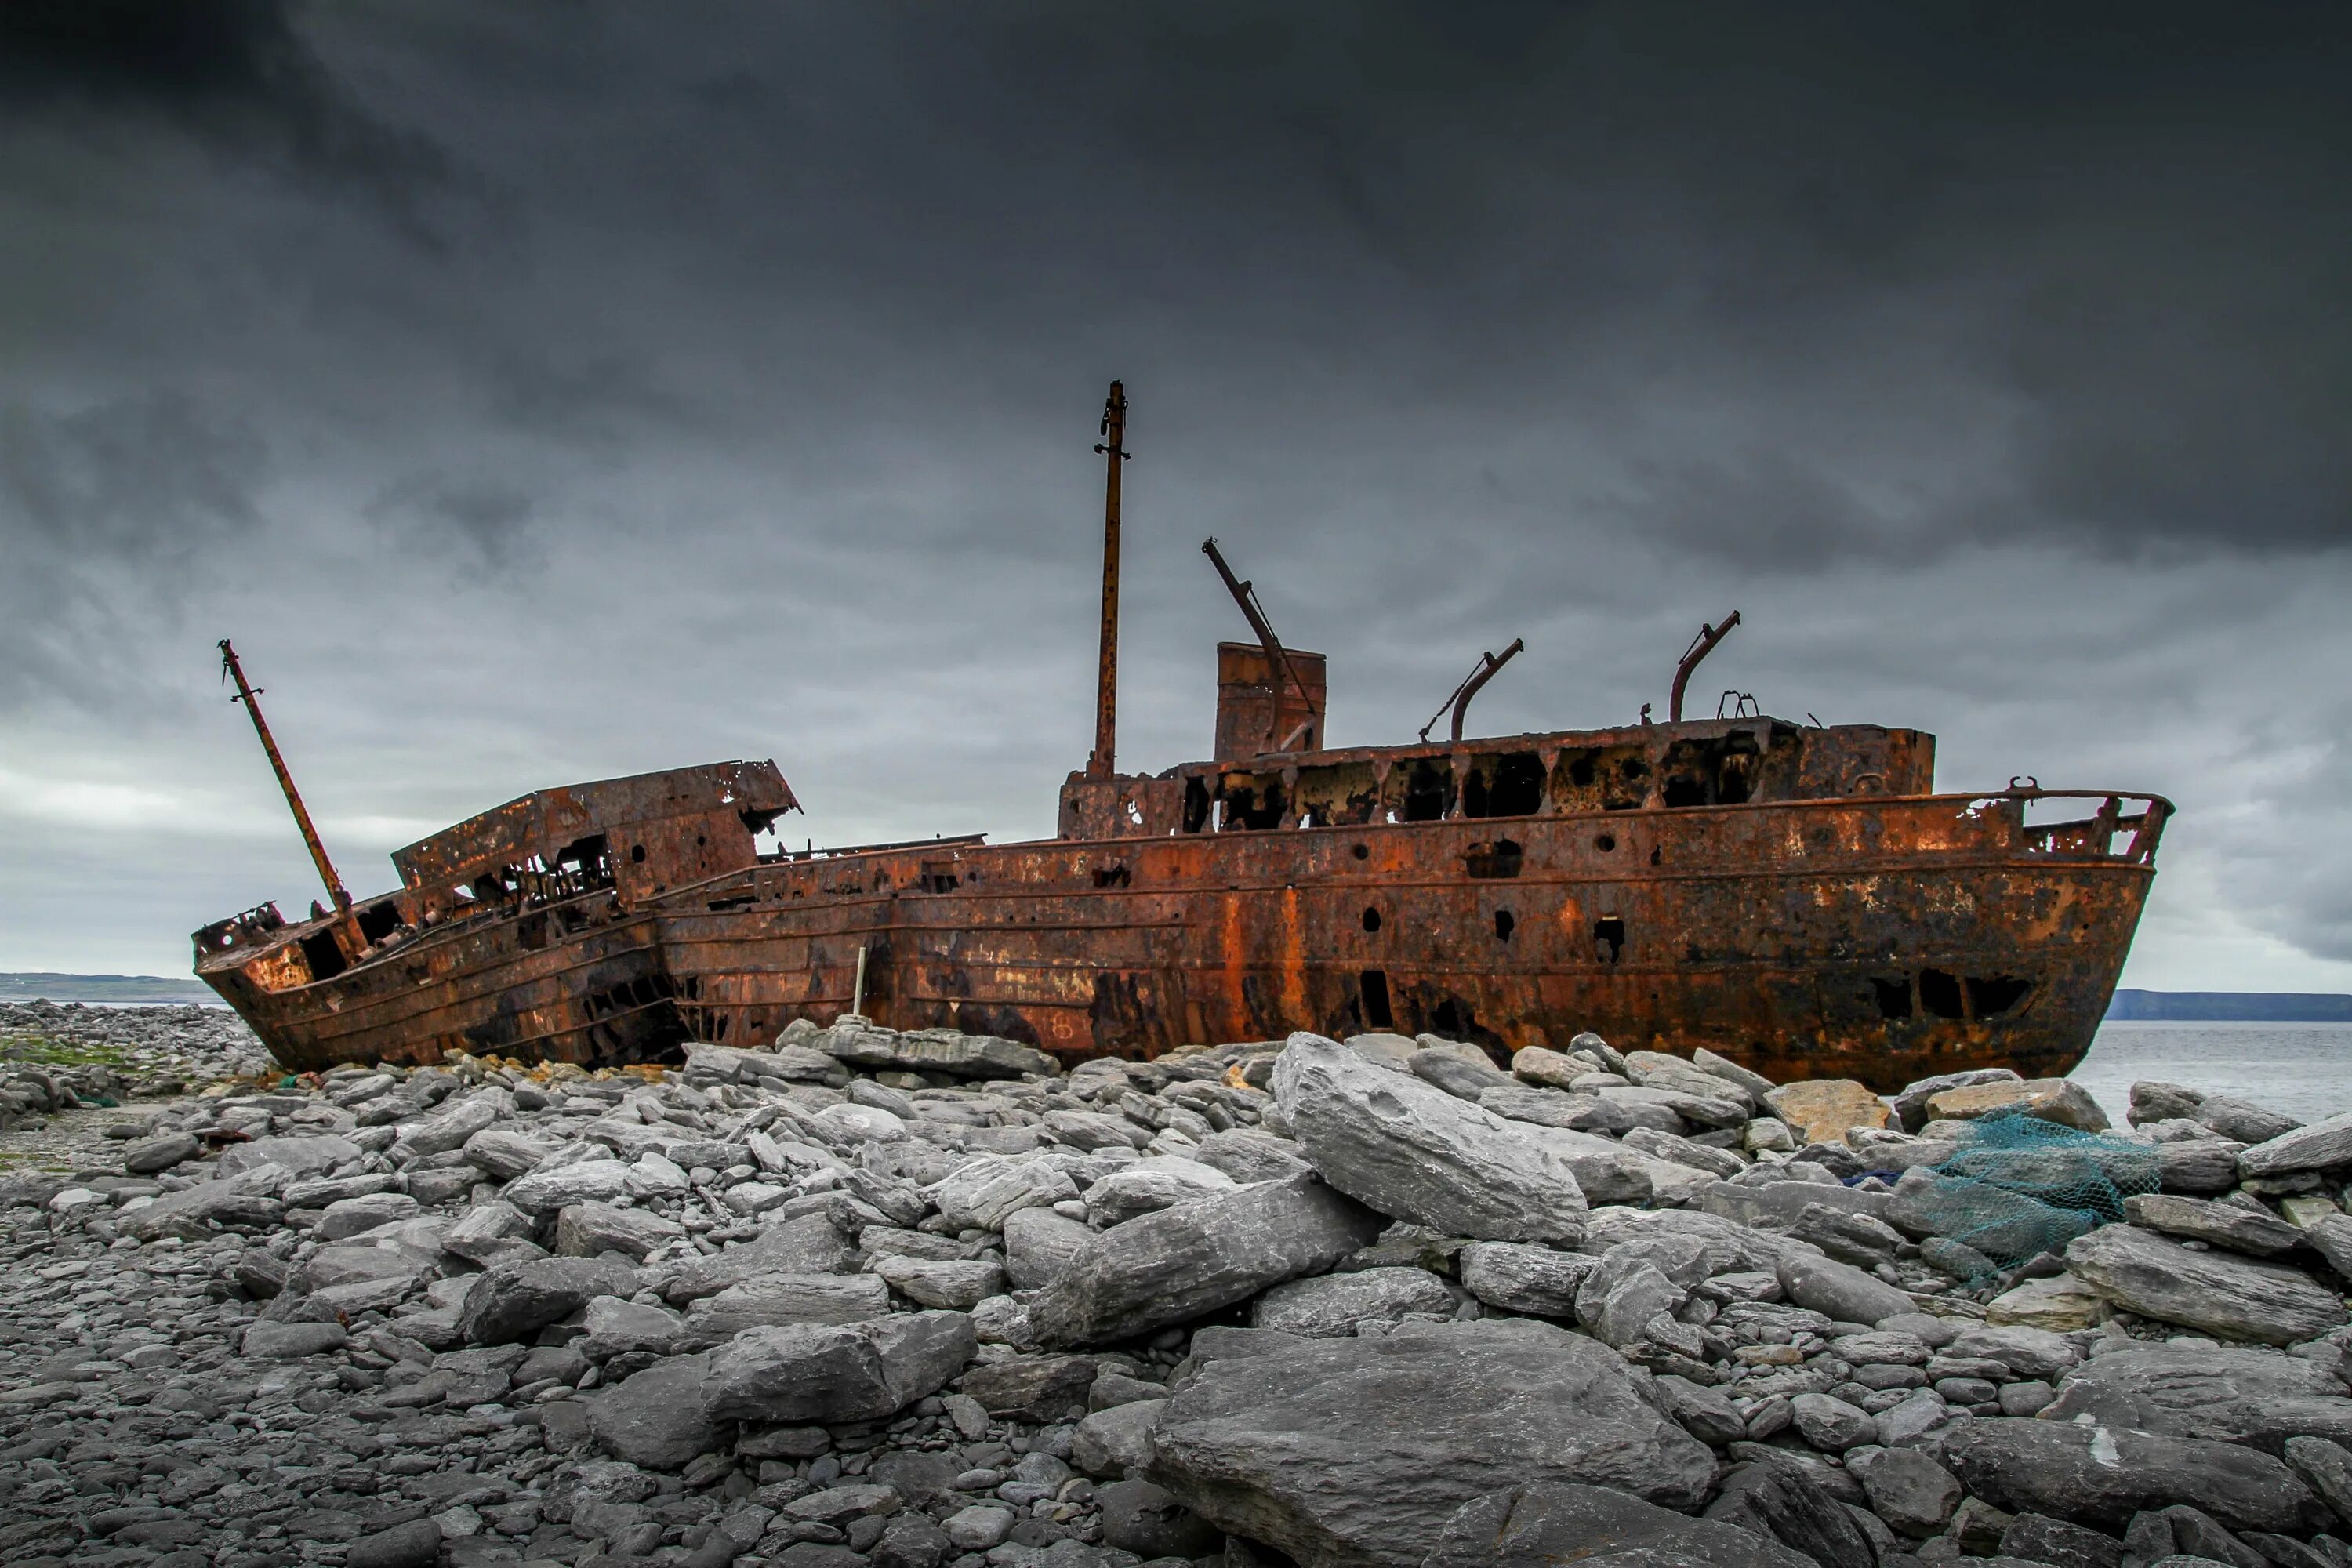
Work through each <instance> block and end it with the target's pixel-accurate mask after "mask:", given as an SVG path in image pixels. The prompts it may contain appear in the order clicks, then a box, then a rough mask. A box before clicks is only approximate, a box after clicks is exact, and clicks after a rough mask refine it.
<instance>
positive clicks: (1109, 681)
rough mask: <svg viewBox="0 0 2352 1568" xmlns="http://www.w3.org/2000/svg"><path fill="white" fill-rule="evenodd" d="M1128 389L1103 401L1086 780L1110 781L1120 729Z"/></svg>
mask: <svg viewBox="0 0 2352 1568" xmlns="http://www.w3.org/2000/svg"><path fill="white" fill-rule="evenodd" d="M1102 437H1103V438H1102V439H1101V440H1099V441H1097V442H1096V443H1095V450H1096V451H1097V452H1101V453H1103V454H1105V455H1106V456H1105V462H1106V464H1107V466H1108V470H1109V472H1108V477H1107V478H1106V479H1104V481H1103V586H1102V656H1101V659H1100V663H1099V665H1098V667H1097V673H1096V677H1095V749H1094V754H1093V755H1092V756H1090V757H1088V758H1087V777H1088V778H1096V779H1107V778H1108V777H1110V773H1111V762H1112V753H1113V750H1114V738H1115V736H1116V734H1117V732H1118V466H1119V465H1120V464H1121V463H1123V462H1125V461H1126V460H1127V447H1126V437H1127V390H1126V388H1125V386H1124V385H1123V384H1120V383H1118V382H1116V381H1114V382H1112V383H1111V384H1110V395H1109V396H1108V397H1107V398H1105V399H1104V400H1103V416H1102Z"/></svg>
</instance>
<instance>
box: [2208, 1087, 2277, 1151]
mask: <svg viewBox="0 0 2352 1568" xmlns="http://www.w3.org/2000/svg"><path fill="white" fill-rule="evenodd" d="M2189 1120H2190V1121H2199V1122H2202V1123H2203V1124H2204V1125H2206V1126H2208V1127H2210V1128H2211V1129H2212V1130H2213V1131H2216V1132H2218V1133H2220V1134H2221V1136H2222V1137H2224V1138H2227V1139H2229V1140H2230V1141H2231V1142H2236V1143H2267V1142H2270V1141H2271V1140H2272V1139H2273V1138H2283V1137H2284V1136H2285V1135H2286V1134H2288V1133H2290V1132H2292V1131H2294V1130H2295V1129H2296V1128H2298V1127H2300V1126H2302V1125H2303V1123H2302V1122H2300V1121H2296V1120H2295V1119H2294V1117H2292V1116H2283V1115H2281V1114H2280V1113H2279V1112H2277V1111H2275V1110H2271V1109H2269V1108H2268V1107H2266V1106H2261V1105H2256V1104H2255V1103H2254V1102H2253V1101H2252V1100H2238V1099H2235V1098H2233V1097H2232V1096H2230V1095H2226V1094H2209V1095H2207V1096H2206V1097H2205V1099H2204V1100H2203V1102H2202V1103H2200V1105H2199V1106H2198V1107H2197V1109H2196V1110H2193V1111H2191V1112H2189Z"/></svg>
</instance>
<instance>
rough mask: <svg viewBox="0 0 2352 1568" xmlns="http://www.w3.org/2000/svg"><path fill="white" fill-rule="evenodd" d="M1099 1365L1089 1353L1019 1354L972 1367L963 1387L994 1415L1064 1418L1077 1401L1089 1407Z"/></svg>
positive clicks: (1044, 1419)
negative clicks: (1006, 1359)
mask: <svg viewBox="0 0 2352 1568" xmlns="http://www.w3.org/2000/svg"><path fill="white" fill-rule="evenodd" d="M1096 1372H1097V1367H1096V1366H1095V1363H1094V1361H1093V1359H1092V1358H1091V1357H1087V1356H1082V1355H1034V1356H1018V1357H1015V1358H1014V1359H1013V1360H1011V1361H1000V1362H992V1363H988V1364H987V1365H984V1366H976V1367H974V1368H972V1369H971V1371H970V1372H969V1373H965V1374H964V1378H963V1383H962V1384H961V1392H962V1393H963V1394H965V1395H967V1396H968V1397H970V1398H972V1399H976V1400H978V1401H979V1402H980V1407H981V1408H982V1410H985V1411H987V1412H988V1413H989V1414H990V1415H1009V1416H1012V1417H1013V1418H1014V1419H1016V1420H1021V1421H1029V1422H1036V1423H1044V1422H1052V1421H1059V1420H1062V1419H1064V1418H1065V1417H1066V1415H1068V1414H1069V1411H1070V1408H1071V1407H1072V1406H1073V1405H1076V1406H1077V1407H1079V1408H1081V1409H1083V1408H1085V1406H1086V1403H1087V1389H1088V1388H1090V1387H1092V1386H1093V1384H1094V1381H1095V1374H1096Z"/></svg>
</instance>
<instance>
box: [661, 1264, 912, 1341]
mask: <svg viewBox="0 0 2352 1568" xmlns="http://www.w3.org/2000/svg"><path fill="white" fill-rule="evenodd" d="M888 1310H890V1290H889V1287H888V1286H887V1285H886V1284H885V1283H884V1282H883V1279H882V1277H881V1276H879V1275H876V1274H788V1273H782V1272H779V1273H774V1274H754V1275H752V1276H751V1278H750V1279H745V1280H743V1281H741V1282H740V1283H739V1284H734V1285H730V1286H728V1287H727V1289H724V1290H721V1291H719V1293H718V1294H717V1295H715V1296H705V1297H702V1298H701V1299H700V1300H696V1301H694V1302H692V1303H690V1304H689V1305H688V1307H687V1310H686V1338H687V1339H688V1340H690V1341H693V1342H697V1343H701V1344H717V1343H719V1342H721V1341H724V1340H730V1339H732V1338H734V1337H735V1336H736V1335H737V1334H740V1333H741V1332H742V1331H744V1330H745V1329H755V1328H761V1327H764V1326H769V1325H773V1324H781V1323H856V1322H863V1321H866V1319H868V1318H878V1317H880V1316H882V1315H883V1314H884V1313H885V1312H887V1311H888Z"/></svg>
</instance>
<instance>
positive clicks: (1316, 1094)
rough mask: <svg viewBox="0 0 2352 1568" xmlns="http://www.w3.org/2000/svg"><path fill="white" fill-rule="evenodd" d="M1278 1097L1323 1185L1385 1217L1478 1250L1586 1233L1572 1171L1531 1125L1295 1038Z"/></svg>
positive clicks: (1320, 1040)
mask: <svg viewBox="0 0 2352 1568" xmlns="http://www.w3.org/2000/svg"><path fill="white" fill-rule="evenodd" d="M1274 1092H1275V1099H1276V1103H1277V1104H1278V1105H1279V1106H1280V1107H1281V1110H1282V1113H1283V1115H1284V1117H1285V1118H1286V1119H1287V1120H1288V1121H1289V1123H1290V1127H1291V1130H1292V1131H1294V1132H1295V1133H1296V1134H1297V1138H1298V1142H1299V1144H1300V1146H1301V1148H1303V1149H1304V1150H1305V1152H1306V1154H1307V1161H1308V1163H1311V1164H1312V1165H1314V1167H1315V1168H1316V1169H1317V1170H1318V1172H1320V1173H1322V1175H1323V1179H1324V1180H1325V1181H1327V1182H1328V1183H1330V1184H1331V1185H1332V1186H1334V1187H1337V1188H1338V1189H1339V1191H1341V1192H1343V1193H1346V1194H1349V1196H1350V1197H1354V1198H1360V1199H1361V1200H1362V1201H1363V1202H1365V1203H1367V1204H1369V1205H1371V1206H1372V1207H1373V1208H1375V1209H1378V1210H1379V1211H1380V1212H1381V1213H1382V1214H1385V1215H1390V1216H1391V1217H1392V1218H1396V1219H1405V1220H1412V1222H1414V1223H1415V1224H1417V1225H1425V1226H1430V1227H1431V1228H1433V1229H1434V1230H1437V1231H1440V1232H1443V1233H1444V1234H1445V1235H1447V1236H1466V1237H1476V1238H1478V1239H1480V1240H1483V1241H1551V1242H1559V1243H1561V1244H1562V1245H1566V1246H1573V1245H1575V1244H1576V1242H1577V1241H1579V1240H1580V1239H1581V1237H1583V1235H1584V1211H1585V1199H1584V1191H1583V1189H1582V1188H1581V1187H1580V1186H1579V1185H1578V1184H1577V1181H1576V1173H1575V1172H1574V1171H1573V1170H1571V1169H1570V1166H1569V1163H1568V1162H1567V1161H1566V1160H1565V1159H1564V1158H1563V1157H1562V1156H1561V1155H1560V1154H1559V1152H1558V1151H1556V1150H1554V1149H1553V1148H1552V1147H1550V1145H1549V1143H1547V1142H1545V1141H1544V1139H1543V1138H1542V1137H1540V1136H1539V1135H1538V1133H1537V1131H1536V1130H1535V1129H1533V1128H1531V1127H1528V1126H1526V1125H1524V1124H1520V1123H1516V1122H1512V1121H1506V1120H1505V1119H1504V1118H1502V1117H1500V1116H1496V1114H1495V1113H1494V1112H1492V1111H1490V1110H1482V1109H1480V1108H1479V1107H1477V1106H1475V1105H1472V1104H1470V1103H1469V1102H1468V1101H1466V1100H1457V1099H1455V1098H1454V1096H1453V1095H1450V1094H1448V1093H1446V1092H1445V1091H1444V1089H1438V1088H1436V1087H1435V1086H1434V1085H1432V1084H1427V1083H1423V1081H1422V1080H1421V1079H1417V1078H1414V1077H1412V1076H1410V1075H1408V1074H1405V1073H1395V1072H1388V1071H1384V1070H1382V1069H1381V1068H1376V1067H1373V1066H1370V1064H1369V1063H1367V1062H1366V1061H1365V1060H1364V1058H1362V1057H1360V1055H1358V1054H1357V1053H1355V1052H1353V1051H1350V1050H1349V1049H1348V1048H1347V1047H1345V1046H1342V1045H1340V1044H1339V1042H1337V1041H1336V1040H1328V1039H1326V1038H1324V1037H1322V1036H1320V1035H1310V1034H1305V1033H1300V1034H1296V1035H1293V1036H1291V1037H1290V1040H1289V1043H1288V1045H1286V1047H1284V1049H1283V1053H1282V1057H1281V1058H1280V1060H1278V1061H1277V1062H1276V1064H1275V1069H1274Z"/></svg>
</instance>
